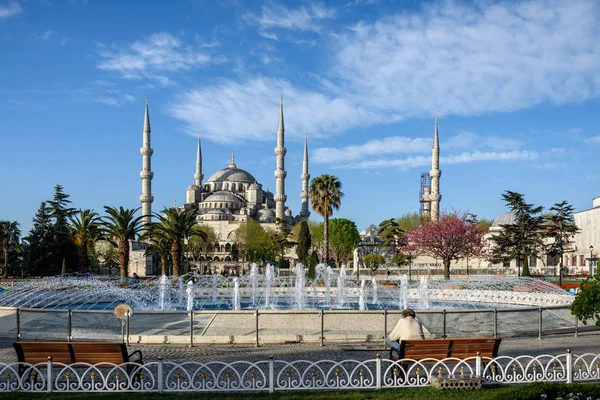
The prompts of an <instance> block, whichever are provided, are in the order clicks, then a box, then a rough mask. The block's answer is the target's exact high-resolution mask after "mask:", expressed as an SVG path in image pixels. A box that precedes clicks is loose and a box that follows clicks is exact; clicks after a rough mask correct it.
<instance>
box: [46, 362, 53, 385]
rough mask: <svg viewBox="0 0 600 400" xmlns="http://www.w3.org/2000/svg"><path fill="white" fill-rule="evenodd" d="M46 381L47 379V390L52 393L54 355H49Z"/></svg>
mask: <svg viewBox="0 0 600 400" xmlns="http://www.w3.org/2000/svg"><path fill="white" fill-rule="evenodd" d="M46 381H47V384H46V385H47V386H46V388H47V389H46V391H47V392H48V393H52V385H53V383H52V356H49V357H48V366H47V371H46Z"/></svg>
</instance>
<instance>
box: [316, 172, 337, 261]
mask: <svg viewBox="0 0 600 400" xmlns="http://www.w3.org/2000/svg"><path fill="white" fill-rule="evenodd" d="M341 188H342V183H341V182H340V180H339V179H338V178H337V177H335V176H333V175H327V174H325V175H321V176H318V177H316V178H314V179H313V180H312V181H311V183H310V189H309V196H310V203H311V204H312V208H313V210H314V211H315V212H316V213H317V214H319V215H321V216H322V217H323V259H324V260H325V263H328V262H329V217H331V216H332V215H333V210H338V209H339V208H340V207H341V205H342V197H344V193H342V191H341Z"/></svg>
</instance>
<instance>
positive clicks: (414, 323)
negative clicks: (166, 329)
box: [385, 308, 425, 353]
mask: <svg viewBox="0 0 600 400" xmlns="http://www.w3.org/2000/svg"><path fill="white" fill-rule="evenodd" d="M411 339H425V335H424V334H423V325H422V324H421V321H419V320H418V319H417V318H416V315H415V312H414V311H413V310H411V309H410V308H407V309H406V310H404V311H402V318H400V321H398V323H397V324H396V326H395V327H394V329H393V330H392V332H390V334H389V335H388V337H386V338H385V342H386V343H387V344H388V346H390V347H391V348H392V349H394V350H395V351H396V352H397V353H399V352H400V341H401V340H411Z"/></svg>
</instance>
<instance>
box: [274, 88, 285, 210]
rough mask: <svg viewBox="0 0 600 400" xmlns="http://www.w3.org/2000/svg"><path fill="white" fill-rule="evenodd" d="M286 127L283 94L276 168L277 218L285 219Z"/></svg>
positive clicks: (280, 106) (280, 102)
mask: <svg viewBox="0 0 600 400" xmlns="http://www.w3.org/2000/svg"><path fill="white" fill-rule="evenodd" d="M284 133H285V128H284V124H283V96H281V98H280V100H279V127H278V129H277V147H275V155H276V156H277V169H276V170H275V218H279V219H281V220H282V221H284V220H285V201H286V200H287V196H286V195H285V176H286V175H287V172H285V153H286V151H287V150H286V148H285V147H283V146H284Z"/></svg>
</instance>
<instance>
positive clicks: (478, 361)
mask: <svg viewBox="0 0 600 400" xmlns="http://www.w3.org/2000/svg"><path fill="white" fill-rule="evenodd" d="M475 376H476V377H477V378H481V352H479V351H478V352H477V358H476V361H475Z"/></svg>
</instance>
